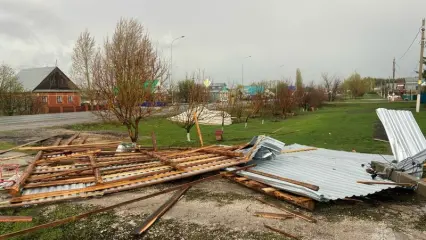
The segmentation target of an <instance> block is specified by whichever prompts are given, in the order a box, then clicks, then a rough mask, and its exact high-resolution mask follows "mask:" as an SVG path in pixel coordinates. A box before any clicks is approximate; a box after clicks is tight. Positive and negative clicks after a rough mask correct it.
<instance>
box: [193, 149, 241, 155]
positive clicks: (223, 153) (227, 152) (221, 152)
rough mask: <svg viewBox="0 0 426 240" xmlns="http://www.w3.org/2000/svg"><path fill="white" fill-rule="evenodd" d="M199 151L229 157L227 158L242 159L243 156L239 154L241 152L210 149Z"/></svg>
mask: <svg viewBox="0 0 426 240" xmlns="http://www.w3.org/2000/svg"><path fill="white" fill-rule="evenodd" d="M201 151H202V152H206V153H214V154H220V155H223V156H229V157H242V156H244V154H243V153H241V152H233V151H226V150H218V149H210V148H207V149H202V150H201Z"/></svg>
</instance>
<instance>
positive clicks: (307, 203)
mask: <svg viewBox="0 0 426 240" xmlns="http://www.w3.org/2000/svg"><path fill="white" fill-rule="evenodd" d="M224 177H225V178H227V179H229V180H232V181H234V182H236V183H239V184H241V185H243V186H245V187H247V188H250V189H253V190H255V191H258V192H261V193H264V194H266V195H269V196H272V197H276V198H278V199H280V200H284V201H286V202H288V203H290V204H293V205H296V206H298V207H302V208H304V209H307V210H310V211H312V210H314V208H315V201H314V200H313V199H311V198H308V197H302V196H296V195H293V194H289V193H286V192H283V191H280V190H278V189H276V188H273V187H270V186H268V185H266V184H263V183H260V182H256V181H254V180H251V179H248V178H245V177H238V176H237V175H235V174H225V175H224Z"/></svg>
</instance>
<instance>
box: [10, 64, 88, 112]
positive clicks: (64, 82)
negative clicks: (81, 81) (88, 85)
mask: <svg viewBox="0 0 426 240" xmlns="http://www.w3.org/2000/svg"><path fill="white" fill-rule="evenodd" d="M18 80H19V81H20V82H21V83H22V85H23V87H24V89H25V90H26V91H29V92H32V93H33V94H34V95H35V96H37V100H38V102H40V103H41V104H42V105H43V109H44V112H45V113H56V112H75V111H76V109H77V108H78V107H80V104H81V95H80V90H79V88H78V87H77V85H75V83H73V82H72V81H71V80H70V79H69V78H68V77H67V75H65V74H64V73H63V72H62V71H61V70H60V69H59V68H58V67H42V68H29V69H23V70H21V71H20V72H19V73H18Z"/></svg>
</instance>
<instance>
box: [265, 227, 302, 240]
mask: <svg viewBox="0 0 426 240" xmlns="http://www.w3.org/2000/svg"><path fill="white" fill-rule="evenodd" d="M263 226H265V228H267V229H269V230H272V231H274V232H277V233H279V234H281V235H283V236H286V237H289V238H293V239H299V237H296V236H294V235H292V234H290V233H286V232H284V231H283V230H279V229H277V228H273V227H271V226H269V225H266V224H263Z"/></svg>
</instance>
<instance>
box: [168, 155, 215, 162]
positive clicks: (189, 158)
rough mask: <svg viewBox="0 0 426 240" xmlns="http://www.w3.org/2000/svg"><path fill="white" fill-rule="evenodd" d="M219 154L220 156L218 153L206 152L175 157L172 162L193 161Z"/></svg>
mask: <svg viewBox="0 0 426 240" xmlns="http://www.w3.org/2000/svg"><path fill="white" fill-rule="evenodd" d="M217 156H218V155H217V154H211V153H206V154H200V155H196V156H188V157H181V158H175V159H171V160H170V162H172V163H184V162H189V161H193V160H198V159H205V158H210V157H217Z"/></svg>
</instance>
